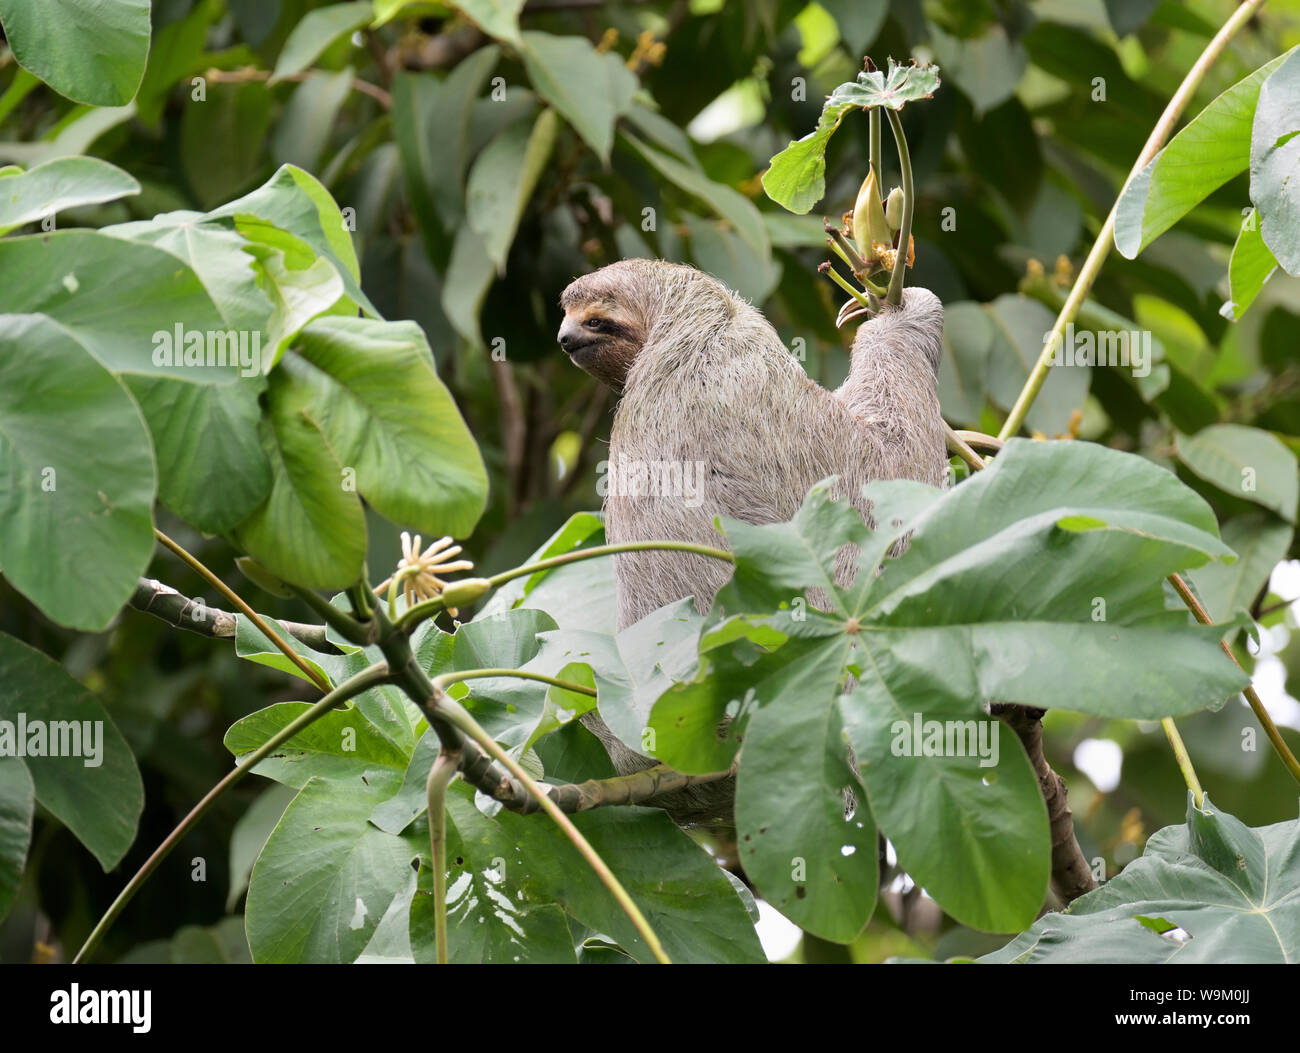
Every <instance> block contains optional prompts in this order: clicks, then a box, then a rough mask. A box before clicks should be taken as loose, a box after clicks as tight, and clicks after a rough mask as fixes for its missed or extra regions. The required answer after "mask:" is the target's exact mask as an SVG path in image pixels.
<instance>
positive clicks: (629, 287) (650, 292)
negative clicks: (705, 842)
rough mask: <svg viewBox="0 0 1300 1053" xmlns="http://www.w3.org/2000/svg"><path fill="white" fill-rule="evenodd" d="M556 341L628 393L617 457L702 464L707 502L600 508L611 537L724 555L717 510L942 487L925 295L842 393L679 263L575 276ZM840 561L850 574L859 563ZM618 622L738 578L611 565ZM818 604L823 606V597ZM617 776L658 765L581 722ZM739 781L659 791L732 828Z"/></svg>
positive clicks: (721, 566) (788, 507)
mask: <svg viewBox="0 0 1300 1053" xmlns="http://www.w3.org/2000/svg"><path fill="white" fill-rule="evenodd" d="M560 302H561V305H562V306H563V307H564V310H565V321H564V325H563V327H562V328H561V330H560V342H561V344H562V346H563V347H564V349H565V351H566V352H568V353H569V355H570V356H571V357H572V358H573V360H574V361H575V363H577V364H578V365H580V366H581V367H582V368H583V369H585V370H587V372H589V373H591V374H592V375H593V376H596V377H598V378H599V379H600V380H602V381H603V382H605V383H607V384H609V385H610V386H612V387H614V388H615V389H616V390H621V392H622V400H621V402H620V403H619V405H618V409H617V411H616V413H615V417H614V426H613V431H612V433H611V435H610V450H609V455H610V462H611V464H613V465H615V466H616V467H617V466H618V465H619V464H621V463H624V461H623V459H624V458H626V461H627V462H632V463H637V462H639V463H643V464H650V463H654V462H675V463H677V464H683V465H693V464H695V463H696V462H702V464H703V466H704V470H703V478H702V480H701V491H700V494H699V499H698V501H687V500H684V499H683V498H682V497H681V496H655V495H645V496H627V495H622V494H616V493H611V494H610V495H609V496H608V497H607V498H606V500H605V533H606V537H607V538H608V540H609V541H610V542H622V541H647V540H677V541H693V542H698V543H700V544H704V545H714V546H724V547H725V544H726V542H725V539H724V538H723V537H722V536H721V535H720V534H719V533H718V532H717V531H716V530H715V529H714V527H713V519H714V517H715V516H719V515H722V516H729V517H731V518H733V519H741V520H744V521H746V522H749V523H776V522H781V521H784V520H788V519H790V518H791V517H792V516H793V515H794V514H795V512H796V511H798V509H799V505H800V503H801V502H802V500H803V497H804V495H805V494H806V493H807V491H808V489H809V488H810V487H811V486H812V485H813V484H814V483H816V482H817V481H818V480H820V479H824V478H826V477H827V476H830V475H837V476H839V478H840V487H841V492H843V493H846V494H847V495H848V496H849V499H850V500H851V501H852V503H853V505H854V506H855V507H856V508H857V509H858V511H859V512H860V513H861V514H862V515H863V516H864V518H865V519H866V520H867V522H868V523H870V509H869V506H868V504H867V502H866V501H865V500H864V499H863V498H862V496H861V494H862V487H863V485H864V484H865V483H867V482H870V481H871V480H874V479H916V480H919V481H921V482H925V483H930V484H932V485H935V486H942V485H943V482H944V477H945V472H946V468H947V453H946V449H945V441H944V432H943V422H942V419H941V417H940V415H939V401H938V397H937V395H936V374H937V371H938V366H939V360H940V356H941V354H942V349H941V339H942V335H943V307H942V305H941V304H940V302H939V299H938V297H936V296H935V295H934V294H933V293H931V292H929V291H928V290H926V289H919V288H912V289H907V290H906V291H905V293H904V297H903V303H902V305H901V306H900V307H898V308H885V309H883V310H882V311H881V312H880V313H879V314H878V315H877V316H876V317H874V318H872V319H871V320H870V321H867V322H865V323H864V324H863V325H862V326H861V327H860V328H859V329H858V332H857V335H856V337H855V339H854V341H853V353H852V365H851V368H850V371H849V376H848V379H846V380H845V381H844V383H843V384H842V385H841V386H840V387H839V388H838V389H836V390H835V391H834V392H830V391H827V390H826V389H825V388H823V387H821V386H820V385H818V384H817V383H815V382H814V381H812V380H811V379H809V378H808V376H807V374H805V373H804V371H803V369H802V367H801V366H800V365H799V363H798V362H797V361H796V360H795V359H794V357H793V356H792V355H791V354H790V352H789V350H787V348H786V347H785V345H784V344H783V343H782V342H781V339H780V337H778V336H777V333H776V330H775V329H773V328H772V325H771V324H770V323H769V322H768V321H767V319H766V318H764V317H763V315H762V314H761V313H760V312H759V311H758V310H757V309H755V308H754V307H753V306H751V305H750V304H749V303H748V302H746V301H745V300H743V299H742V298H740V297H739V296H737V295H736V294H735V293H733V292H731V291H730V290H729V289H727V288H726V287H725V286H724V285H722V283H720V282H719V281H717V280H716V279H714V278H712V277H710V276H709V275H707V274H703V273H701V272H700V271H697V270H695V269H694V268H692V267H687V266H683V265H680V264H672V263H664V262H659V261H652V260H639V259H634V260H624V261H622V262H620V263H614V264H611V265H609V266H607V267H604V268H602V269H600V270H598V271H596V272H594V273H592V274H588V275H585V276H583V277H581V278H578V279H577V280H576V281H574V282H573V283H572V284H571V285H569V287H568V288H567V289H565V291H564V294H563V296H562V297H561V301H560ZM844 556H845V558H844V559H843V560H842V561H841V563H840V565H839V574H838V575H837V576H838V577H839V579H840V582H841V584H847V583H848V581H849V580H850V579H851V577H852V572H853V568H852V554H851V553H847V552H846V553H844ZM614 559H615V564H614V566H615V574H616V577H617V581H618V628H619V629H624V628H626V627H628V626H629V625H633V624H634V623H636V622H637V621H639V620H640V619H641V618H643V617H645V615H647V614H649V613H650V612H651V611H654V610H656V609H658V608H659V607H662V606H664V605H665V604H668V603H672V602H673V601H675V600H679V599H682V598H683V597H686V596H694V597H695V603H696V606H697V608H698V609H699V610H700V611H701V612H705V611H707V610H708V609H709V606H710V604H711V603H712V602H713V597H714V595H715V594H716V592H717V590H718V589H719V587H721V585H722V584H723V583H724V582H725V581H726V580H727V578H728V577H729V576H730V573H731V568H730V567H729V566H728V565H727V564H726V563H723V562H722V561H720V560H714V559H709V558H707V557H704V556H696V555H691V554H689V553H684V552H664V551H656V552H637V553H627V554H621V555H618V556H616V557H615V558H614ZM813 601H814V602H816V599H815V597H813ZM584 722H585V723H586V724H587V726H588V727H589V728H591V729H592V730H593V731H594V732H595V733H596V734H597V735H599V737H600V738H601V740H602V742H603V743H604V745H605V748H606V751H607V752H608V753H609V754H610V757H611V759H612V760H613V762H614V765H615V767H616V768H617V769H618V770H619V771H620V772H622V773H626V772H630V771H635V770H638V769H640V768H644V767H646V766H648V765H650V764H652V763H654V762H653V761H650V760H649V759H648V758H646V757H644V756H642V755H641V754H639V753H636V752H634V751H633V750H631V749H629V748H628V747H627V746H626V745H624V744H623V743H622V742H621V741H619V740H618V739H617V738H615V737H614V736H613V734H612V733H611V732H610V731H609V729H608V728H606V727H605V725H604V722H603V721H601V720H600V718H599V717H597V716H595V714H590V715H589V717H586V718H584ZM733 789H734V788H733V787H732V785H731V780H727V781H726V782H722V783H713V784H705V785H702V786H696V787H690V788H688V789H687V790H685V791H681V792H679V793H674V794H671V795H665V797H664V798H663V799H662V801H661V800H658V799H657V800H656V802H655V803H662V804H663V805H664V806H665V807H666V808H667V810H668V811H669V812H670V814H672V815H673V816H674V818H677V819H678V821H682V822H690V821H704V820H710V819H713V820H716V819H723V820H729V817H730V803H731V794H732V792H733Z"/></svg>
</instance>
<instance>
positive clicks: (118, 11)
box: [0, 0, 149, 106]
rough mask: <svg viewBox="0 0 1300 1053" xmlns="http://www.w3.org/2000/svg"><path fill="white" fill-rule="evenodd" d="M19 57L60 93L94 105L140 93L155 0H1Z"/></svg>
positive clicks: (1, 16) (0, 17) (2, 18)
mask: <svg viewBox="0 0 1300 1053" xmlns="http://www.w3.org/2000/svg"><path fill="white" fill-rule="evenodd" d="M0 24H3V26H4V32H5V37H6V38H7V39H8V41H9V46H10V47H11V48H12V49H13V53H14V58H16V59H17V60H18V64H19V65H20V66H22V67H23V68H24V69H28V70H30V71H31V72H32V73H35V74H36V76H38V77H40V78H41V80H43V81H45V83H46V84H48V85H49V86H50V87H51V88H53V89H54V90H55V91H57V92H58V93H59V94H60V95H66V96H67V97H68V98H69V99H72V100H74V101H75V102H84V103H88V104H89V105H91V106H121V105H123V104H125V103H128V102H130V101H131V99H132V98H134V96H135V93H136V89H137V88H139V87H140V81H141V79H142V78H143V77H144V67H145V61H146V60H147V58H148V56H149V0H115V2H113V3H109V4H106V3H102V2H99V0H44V2H42V3H31V2H30V0H0Z"/></svg>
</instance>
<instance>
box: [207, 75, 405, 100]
mask: <svg viewBox="0 0 1300 1053" xmlns="http://www.w3.org/2000/svg"><path fill="white" fill-rule="evenodd" d="M319 72H322V71H320V70H310V69H309V70H303V71H302V72H301V73H284V74H280V75H279V76H276V78H275V79H276V80H277V81H281V80H289V81H293V82H294V83H296V84H301V83H302V82H303V81H305V80H307V79H308V78H310V77H311V76H313V75H314V74H316V73H319ZM272 75H273V74H272V71H271V70H269V69H258V68H257V67H255V66H245V67H244V68H243V69H231V70H225V69H210V70H208V71H207V72H206V73H205V74H203V76H204V77H205V78H206V79H208V80H210V81H214V82H215V83H217V84H248V83H250V82H254V81H267V80H270V79H271V77H272ZM352 90H353V91H357V92H360V93H361V94H362V95H369V96H370V97H371V98H372V99H374V100H375V102H377V103H379V105H380V106H382V107H383V108H384V109H385V110H391V109H392V108H393V96H392V95H390V94H389V93H388V92H386V91H384V89H383V88H381V87H380V86H379V85H378V84H371V83H370V82H369V81H368V80H361V79H360V78H358V77H356V76H354V77H353V78H352Z"/></svg>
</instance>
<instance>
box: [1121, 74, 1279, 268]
mask: <svg viewBox="0 0 1300 1053" xmlns="http://www.w3.org/2000/svg"><path fill="white" fill-rule="evenodd" d="M1292 51H1294V49H1292ZM1290 54H1292V52H1290V51H1289V52H1287V54H1286V55H1279V56H1278V57H1277V58H1275V59H1273V60H1272V61H1271V62H1268V63H1265V64H1264V65H1263V66H1261V67H1260V68H1259V69H1257V70H1255V72H1254V73H1252V74H1251V75H1250V76H1248V77H1245V78H1243V79H1242V80H1239V81H1238V82H1237V83H1236V84H1234V85H1233V86H1232V87H1231V88H1229V89H1228V90H1227V91H1225V92H1223V94H1221V95H1220V96H1219V97H1218V98H1216V99H1215V100H1214V101H1213V102H1211V103H1210V104H1209V105H1208V106H1206V107H1205V109H1203V110H1202V111H1201V112H1200V113H1198V114H1197V115H1196V117H1194V118H1193V119H1192V120H1191V121H1190V122H1189V123H1188V124H1187V126H1186V127H1185V128H1183V130H1182V131H1180V132H1179V133H1178V134H1177V135H1175V136H1174V137H1173V139H1171V140H1170V141H1169V145H1167V146H1166V147H1165V148H1164V149H1163V150H1161V151H1160V152H1159V153H1158V154H1156V156H1155V157H1154V158H1153V159H1152V160H1151V161H1150V162H1149V163H1148V164H1147V166H1146V167H1145V168H1143V169H1142V171H1140V172H1138V173H1137V174H1136V175H1135V176H1133V178H1132V179H1130V180H1129V181H1128V184H1127V185H1126V186H1125V187H1124V190H1123V192H1122V193H1121V194H1120V197H1119V202H1118V204H1117V205H1116V209H1115V247H1116V248H1117V249H1118V250H1119V252H1120V255H1121V256H1124V257H1126V258H1127V259H1130V260H1131V259H1133V258H1134V257H1136V256H1137V254H1138V253H1139V252H1141V251H1142V250H1143V249H1144V248H1146V247H1147V246H1148V245H1150V244H1151V242H1153V241H1154V240H1155V239H1156V238H1157V237H1159V236H1160V235H1161V234H1163V233H1164V232H1165V231H1166V230H1168V229H1169V228H1170V227H1172V226H1173V225H1174V224H1175V223H1177V222H1178V221H1179V220H1180V219H1182V218H1183V216H1185V215H1187V213H1188V212H1190V211H1191V210H1192V209H1193V208H1195V207H1196V206H1197V205H1199V204H1200V203H1201V202H1202V201H1204V200H1205V198H1206V197H1208V196H1209V195H1210V193H1212V192H1213V191H1215V190H1217V189H1218V188H1219V187H1221V186H1223V184H1224V183H1226V182H1227V181H1228V180H1229V179H1231V178H1232V177H1233V176H1235V175H1237V174H1238V173H1240V172H1243V171H1245V170H1246V166H1247V165H1248V164H1249V163H1250V159H1251V123H1252V120H1253V119H1254V116H1255V106H1256V103H1257V102H1258V101H1259V94H1260V88H1261V87H1262V86H1263V84H1264V81H1266V80H1267V79H1268V77H1269V75H1270V74H1271V73H1272V72H1273V71H1274V70H1275V69H1277V68H1278V67H1279V66H1281V65H1282V63H1283V62H1285V61H1286V59H1287V57H1288V56H1289V55H1290Z"/></svg>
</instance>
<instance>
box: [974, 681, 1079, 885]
mask: <svg viewBox="0 0 1300 1053" xmlns="http://www.w3.org/2000/svg"><path fill="white" fill-rule="evenodd" d="M989 711H990V712H991V713H992V714H993V715H994V716H995V717H998V718H999V719H1001V720H1002V721H1003V723H1005V724H1006V725H1007V727H1009V728H1010V729H1011V730H1012V731H1014V732H1015V733H1016V736H1017V737H1018V738H1019V739H1020V742H1021V744H1022V745H1023V746H1024V747H1025V753H1027V754H1028V755H1029V763H1030V764H1031V765H1033V769H1034V774H1035V775H1037V776H1038V789H1039V790H1040V791H1041V792H1042V795H1043V803H1044V804H1045V805H1047V822H1048V830H1049V831H1050V834H1051V841H1052V891H1053V892H1054V893H1055V894H1056V898H1057V899H1059V900H1060V901H1061V902H1062V903H1063V904H1065V905H1067V906H1068V905H1069V904H1071V903H1073V902H1074V901H1075V900H1076V899H1078V898H1079V897H1080V896H1082V895H1083V894H1084V893H1085V892H1091V891H1092V890H1093V889H1095V888H1096V887H1097V879H1096V878H1095V877H1093V876H1092V868H1091V867H1090V866H1088V860H1087V859H1085V858H1084V855H1083V849H1081V848H1080V847H1079V841H1078V839H1077V838H1076V837H1075V836H1074V818H1073V816H1072V815H1071V812H1070V804H1069V798H1068V794H1067V793H1066V789H1065V780H1064V779H1062V778H1061V777H1060V776H1059V775H1057V774H1056V772H1054V771H1053V770H1052V766H1051V765H1050V764H1048V763H1047V758H1046V757H1045V756H1044V755H1043V712H1044V711H1043V710H1041V709H1033V708H1031V707H1029V706H1016V705H1012V704H1010V703H1005V702H995V703H994V704H993V705H991V706H990V707H989Z"/></svg>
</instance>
